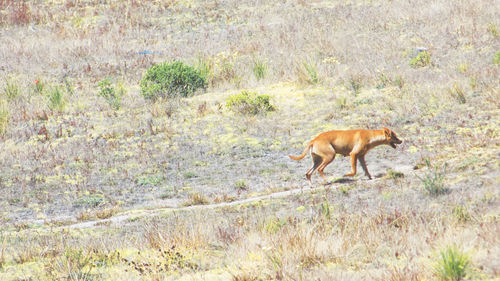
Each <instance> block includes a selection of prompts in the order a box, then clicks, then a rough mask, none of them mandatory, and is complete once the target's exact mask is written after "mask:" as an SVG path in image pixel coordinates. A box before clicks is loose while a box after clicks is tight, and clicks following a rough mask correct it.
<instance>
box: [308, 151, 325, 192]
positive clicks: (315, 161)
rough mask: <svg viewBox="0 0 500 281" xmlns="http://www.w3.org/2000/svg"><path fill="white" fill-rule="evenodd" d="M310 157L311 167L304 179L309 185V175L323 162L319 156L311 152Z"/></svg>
mask: <svg viewBox="0 0 500 281" xmlns="http://www.w3.org/2000/svg"><path fill="white" fill-rule="evenodd" d="M311 157H312V162H313V165H312V166H311V168H310V169H309V170H307V172H306V178H307V180H308V181H309V184H311V175H312V173H313V172H314V171H315V170H316V169H317V168H318V167H319V165H320V164H321V163H322V162H323V158H321V156H319V155H318V154H316V153H314V152H311Z"/></svg>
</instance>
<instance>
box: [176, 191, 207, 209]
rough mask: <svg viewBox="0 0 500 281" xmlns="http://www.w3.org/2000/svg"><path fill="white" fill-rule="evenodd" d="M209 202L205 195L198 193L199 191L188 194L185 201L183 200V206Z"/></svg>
mask: <svg viewBox="0 0 500 281" xmlns="http://www.w3.org/2000/svg"><path fill="white" fill-rule="evenodd" d="M208 203H210V202H209V201H208V198H207V197H205V195H203V194H201V193H199V192H194V193H191V194H190V195H189V198H188V200H187V201H186V202H184V204H183V205H184V206H193V205H206V204H208Z"/></svg>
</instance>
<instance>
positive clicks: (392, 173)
mask: <svg viewBox="0 0 500 281" xmlns="http://www.w3.org/2000/svg"><path fill="white" fill-rule="evenodd" d="M404 176H405V174H404V173H402V172H398V171H394V170H392V169H389V171H387V178H389V179H393V180H395V179H399V178H404Z"/></svg>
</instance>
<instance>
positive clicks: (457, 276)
mask: <svg viewBox="0 0 500 281" xmlns="http://www.w3.org/2000/svg"><path fill="white" fill-rule="evenodd" d="M469 267H470V258H469V256H468V255H467V254H465V253H462V252H461V251H460V250H459V249H457V247H455V246H453V247H448V248H447V249H446V250H444V251H441V254H440V260H439V261H438V263H437V265H436V268H435V269H436V274H437V275H438V277H439V279H440V280H443V281H459V280H463V278H464V277H465V276H466V275H467V271H468V270H469Z"/></svg>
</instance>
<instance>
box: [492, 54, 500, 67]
mask: <svg viewBox="0 0 500 281" xmlns="http://www.w3.org/2000/svg"><path fill="white" fill-rule="evenodd" d="M493 63H494V64H496V65H499V64H500V51H498V52H496V53H495V55H494V56H493Z"/></svg>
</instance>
